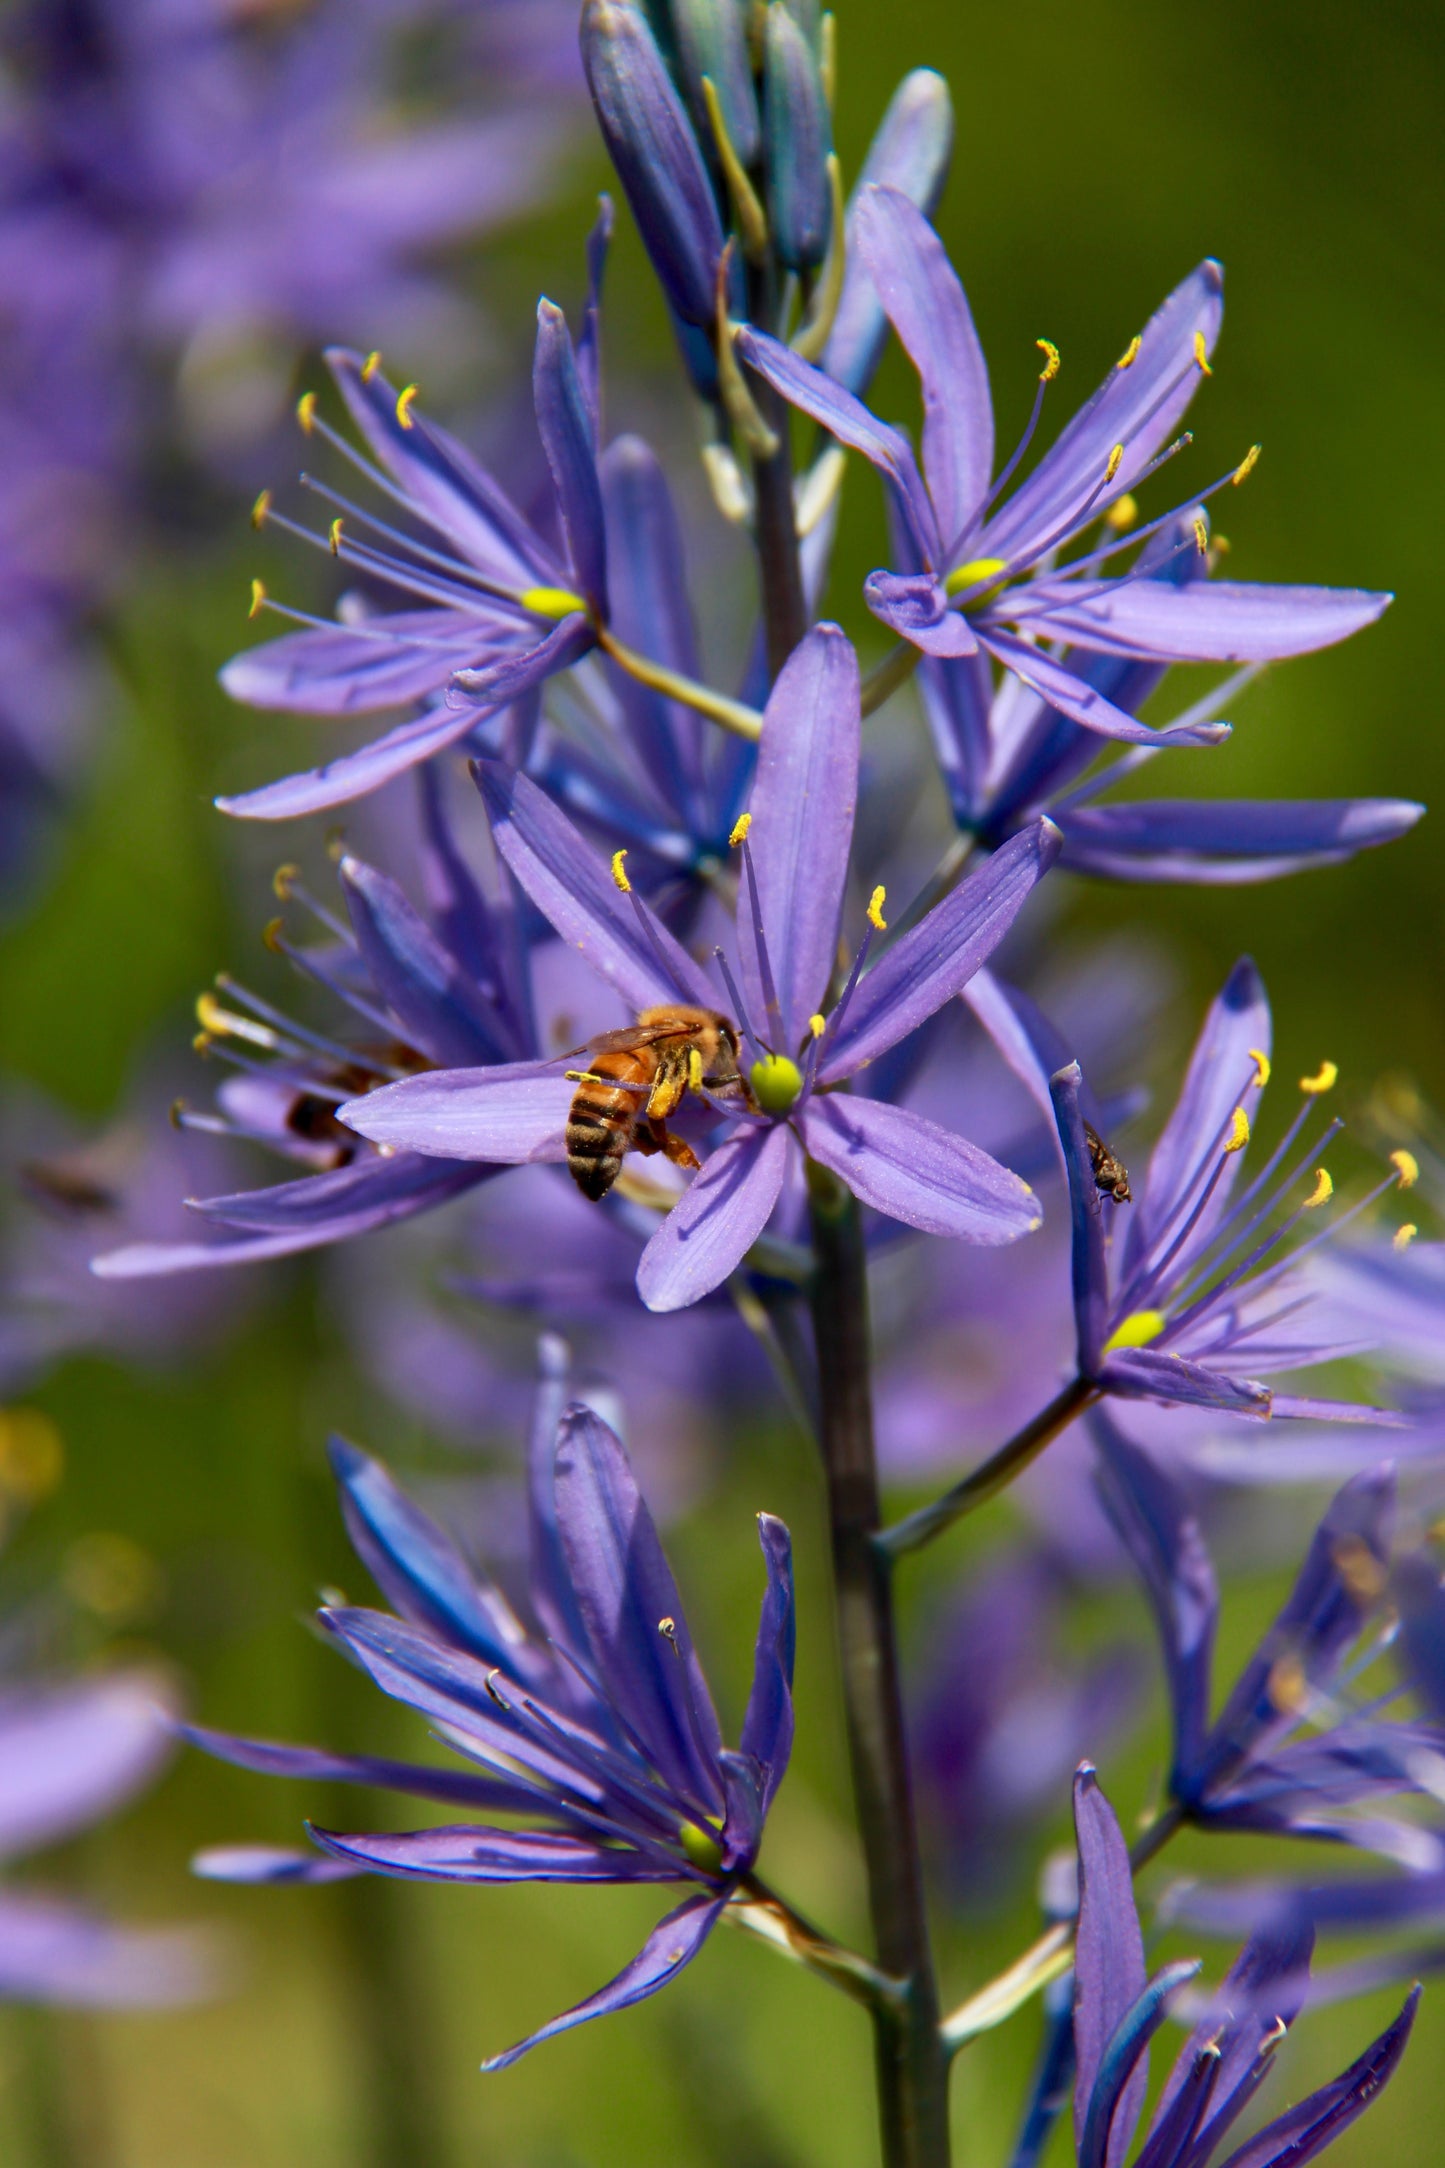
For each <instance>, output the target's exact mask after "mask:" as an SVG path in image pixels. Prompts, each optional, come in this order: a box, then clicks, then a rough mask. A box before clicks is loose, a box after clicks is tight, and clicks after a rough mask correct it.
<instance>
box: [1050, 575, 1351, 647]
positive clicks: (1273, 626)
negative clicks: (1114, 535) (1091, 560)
mask: <svg viewBox="0 0 1445 2168" xmlns="http://www.w3.org/2000/svg"><path fill="white" fill-rule="evenodd" d="M1390 600H1391V597H1390V596H1389V595H1374V594H1368V593H1366V592H1365V591H1364V590H1362V589H1359V588H1348V587H1267V586H1264V585H1260V584H1256V583H1253V582H1245V581H1237V580H1191V581H1189V582H1188V583H1187V584H1186V585H1184V586H1176V585H1175V584H1174V583H1173V581H1171V580H1121V581H1119V582H1118V583H1117V584H1115V585H1109V584H1107V583H1101V584H1100V585H1099V586H1098V587H1097V588H1092V591H1091V586H1083V587H1075V586H1066V585H1064V584H1063V583H1060V587H1059V591H1058V597H1057V600H1055V599H1052V598H1051V597H1050V594H1049V590H1048V588H1047V587H1044V588H1043V589H1042V590H1039V589H1036V588H1030V589H1029V603H1030V609H1031V610H1032V607H1033V605H1034V603H1035V602H1036V601H1037V602H1040V603H1042V604H1043V608H1042V611H1041V613H1040V616H1039V619H1038V622H1039V624H1040V625H1041V626H1042V627H1043V629H1045V630H1046V631H1047V632H1048V633H1049V634H1050V635H1051V636H1052V637H1054V638H1056V639H1060V640H1067V641H1069V642H1070V644H1071V645H1073V646H1075V647H1082V648H1087V649H1089V650H1091V651H1092V652H1094V653H1096V654H1103V655H1140V656H1146V657H1152V658H1154V659H1156V660H1157V661H1159V662H1275V661H1279V660H1282V659H1283V658H1284V657H1286V656H1289V655H1309V654H1312V653H1313V652H1314V651H1315V649H1316V648H1321V647H1333V646H1334V644H1335V642H1336V641H1337V640H1347V639H1348V638H1349V636H1350V634H1351V633H1352V632H1358V631H1360V629H1361V627H1362V626H1365V625H1372V624H1373V623H1374V621H1375V619H1376V618H1377V617H1378V616H1379V615H1380V614H1381V612H1382V611H1383V610H1385V609H1386V608H1388V606H1389V603H1390Z"/></svg>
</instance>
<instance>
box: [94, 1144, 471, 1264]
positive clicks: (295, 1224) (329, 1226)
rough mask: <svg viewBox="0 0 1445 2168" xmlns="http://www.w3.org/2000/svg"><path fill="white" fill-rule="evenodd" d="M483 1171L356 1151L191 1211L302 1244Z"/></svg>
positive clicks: (385, 1219)
mask: <svg viewBox="0 0 1445 2168" xmlns="http://www.w3.org/2000/svg"><path fill="white" fill-rule="evenodd" d="M488 1179H489V1175H488V1174H487V1173H486V1172H485V1171H484V1170H483V1169H481V1168H479V1167H463V1166H454V1167H439V1166H438V1165H437V1163H436V1161H435V1160H434V1159H424V1158H422V1157H421V1156H420V1155H419V1154H416V1153H412V1152H405V1153H403V1152H398V1153H396V1154H395V1156H394V1157H392V1158H390V1159H382V1158H379V1157H378V1156H377V1154H376V1153H374V1152H366V1153H362V1154H360V1155H358V1157H357V1158H356V1159H354V1160H352V1162H351V1164H350V1165H349V1166H346V1167H333V1168H331V1169H329V1170H328V1171H327V1172H326V1173H324V1174H308V1175H303V1176H301V1178H300V1179H299V1180H298V1181H295V1182H275V1183H273V1184H272V1185H271V1187H270V1188H269V1189H245V1190H237V1191H236V1192H234V1193H233V1194H232V1195H231V1196H229V1197H202V1198H198V1199H194V1200H192V1202H191V1210H192V1211H193V1212H195V1213H197V1214H198V1215H199V1216H200V1218H202V1219H204V1220H209V1221H210V1222H211V1223H212V1224H213V1225H214V1226H217V1227H226V1228H233V1229H235V1230H237V1231H241V1232H249V1233H252V1234H259V1235H282V1236H292V1235H294V1236H296V1237H297V1238H298V1239H299V1240H300V1241H302V1242H303V1243H304V1244H305V1246H306V1247H308V1248H314V1247H315V1246H316V1245H317V1244H318V1243H323V1242H338V1241H341V1240H342V1239H343V1238H344V1237H347V1236H350V1235H358V1234H367V1233H369V1232H370V1231H371V1229H372V1228H373V1227H389V1226H390V1225H391V1224H392V1223H393V1222H394V1221H396V1220H400V1219H410V1218H411V1217H412V1216H413V1214H414V1213H417V1212H431V1211H434V1210H435V1208H436V1207H437V1206H438V1205H440V1204H445V1203H446V1202H447V1201H448V1199H450V1198H452V1197H458V1196H460V1195H461V1194H462V1192H463V1191H464V1190H468V1189H475V1187H476V1185H477V1183H478V1182H485V1181H487V1180H488ZM95 1269H96V1270H97V1271H99V1272H100V1273H101V1277H102V1278H111V1277H115V1276H117V1275H116V1273H115V1268H114V1259H113V1258H100V1259H97V1261H96V1266H95Z"/></svg>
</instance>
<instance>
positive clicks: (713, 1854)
mask: <svg viewBox="0 0 1445 2168" xmlns="http://www.w3.org/2000/svg"><path fill="white" fill-rule="evenodd" d="M678 1835H679V1837H680V1838H681V1840H682V1848H683V1850H684V1852H686V1854H687V1856H688V1858H689V1859H690V1860H691V1861H692V1864H693V1866H694V1867H698V1868H700V1869H701V1871H702V1872H703V1873H704V1874H717V1873H718V1872H719V1870H720V1869H721V1867H722V1846H721V1845H720V1844H719V1843H718V1841H717V1837H715V1836H713V1835H712V1834H711V1833H710V1832H709V1831H708V1830H706V1829H699V1828H698V1826H697V1823H696V1822H683V1823H682V1824H681V1825H680V1827H679V1829H678ZM719 1835H721V1831H719Z"/></svg>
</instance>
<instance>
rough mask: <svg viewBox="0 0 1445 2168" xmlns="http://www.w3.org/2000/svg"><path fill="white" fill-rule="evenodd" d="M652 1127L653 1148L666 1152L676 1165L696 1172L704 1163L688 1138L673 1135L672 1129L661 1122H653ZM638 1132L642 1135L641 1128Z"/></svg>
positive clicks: (656, 1150)
mask: <svg viewBox="0 0 1445 2168" xmlns="http://www.w3.org/2000/svg"><path fill="white" fill-rule="evenodd" d="M651 1129H652V1136H653V1145H652V1149H653V1150H654V1151H655V1152H665V1153H666V1155H667V1157H668V1158H669V1159H670V1160H671V1161H672V1164H673V1165H674V1167H686V1168H687V1169H688V1170H689V1171H690V1172H691V1173H693V1174H696V1172H697V1170H698V1168H699V1167H700V1166H701V1165H702V1161H701V1160H700V1159H699V1158H698V1156H697V1154H696V1152H695V1151H694V1150H693V1148H692V1146H691V1145H690V1144H689V1143H688V1142H687V1140H686V1138H684V1137H675V1136H673V1134H672V1132H671V1130H669V1129H666V1128H665V1127H664V1126H663V1124H662V1123H661V1122H653V1123H652V1124H651ZM638 1134H639V1136H640V1135H641V1131H640V1130H639V1131H638Z"/></svg>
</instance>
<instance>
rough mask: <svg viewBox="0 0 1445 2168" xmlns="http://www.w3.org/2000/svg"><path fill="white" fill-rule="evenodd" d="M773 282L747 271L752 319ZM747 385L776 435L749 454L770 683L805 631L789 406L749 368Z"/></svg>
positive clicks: (767, 307)
mask: <svg viewBox="0 0 1445 2168" xmlns="http://www.w3.org/2000/svg"><path fill="white" fill-rule="evenodd" d="M774 283H775V282H774V279H773V276H772V274H771V271H770V270H768V269H762V270H754V271H752V272H751V273H750V274H749V279H748V304H749V307H748V313H749V316H750V317H751V319H752V321H753V322H754V323H757V324H769V323H771V321H772V318H773V308H772V293H773V287H774ZM748 389H749V391H750V392H751V393H752V395H753V403H754V405H755V406H756V407H757V410H758V412H759V414H760V415H761V416H762V418H763V420H764V421H765V422H766V423H767V425H768V427H769V428H770V429H771V430H772V432H773V434H774V436H775V437H776V438H777V440H778V448H777V450H776V451H775V452H774V453H773V455H772V457H771V458H770V459H764V458H763V457H762V456H761V455H760V454H757V453H755V454H754V455H753V495H754V501H755V512H754V529H753V538H754V542H755V544H756V547H757V554H758V582H759V586H760V589H761V599H762V611H763V629H764V633H765V636H766V639H767V648H768V680H769V682H770V683H771V681H772V680H773V679H774V678H775V677H776V676H777V674H778V672H779V671H780V670H781V669H782V667H783V664H784V663H785V662H786V661H787V659H788V657H789V656H790V655H791V654H792V652H793V649H794V648H795V647H796V646H797V644H798V642H799V641H800V640H801V639H802V637H803V635H804V633H805V632H806V631H807V629H808V611H807V605H806V603H805V601H804V599H803V569H802V565H801V564H800V562H799V559H798V527H797V520H796V518H795V516H794V511H793V455H792V449H791V446H790V443H789V439H788V427H789V409H788V406H787V403H786V401H785V400H783V399H782V398H781V397H780V396H779V394H778V393H777V392H776V391H774V389H773V387H772V385H771V384H765V383H764V382H763V379H762V378H761V377H760V376H754V375H753V373H752V371H751V370H749V371H748Z"/></svg>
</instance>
